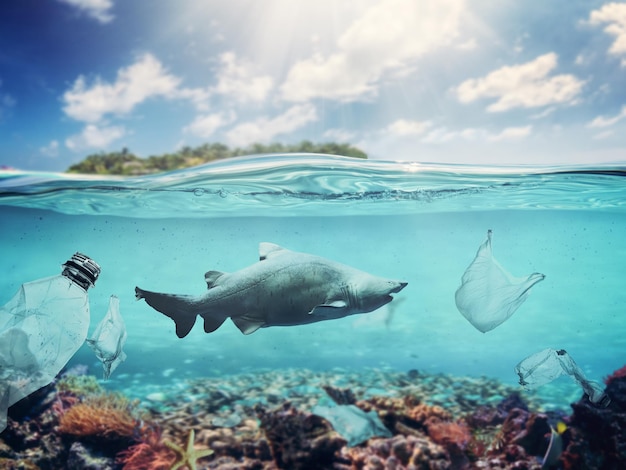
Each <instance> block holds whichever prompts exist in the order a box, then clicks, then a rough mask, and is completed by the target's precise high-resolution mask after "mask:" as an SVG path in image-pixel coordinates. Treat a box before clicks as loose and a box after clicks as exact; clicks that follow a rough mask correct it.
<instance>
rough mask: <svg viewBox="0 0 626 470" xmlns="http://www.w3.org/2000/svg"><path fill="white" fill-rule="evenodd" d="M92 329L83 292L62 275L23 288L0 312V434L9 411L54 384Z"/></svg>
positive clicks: (26, 284) (87, 304) (30, 283)
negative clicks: (60, 293)
mask: <svg viewBox="0 0 626 470" xmlns="http://www.w3.org/2000/svg"><path fill="white" fill-rule="evenodd" d="M51 292H62V293H63V296H61V295H59V296H54V295H50V293H51ZM57 312H59V315H58V316H56V313H57ZM88 329H89V303H88V298H87V296H86V294H85V291H84V290H83V289H81V288H80V287H77V286H76V285H75V284H73V283H72V282H71V281H70V280H69V279H67V278H66V277H63V276H55V277H52V278H46V279H41V280H38V281H33V282H29V283H25V284H23V285H22V286H21V288H20V290H19V291H18V292H17V294H15V296H14V297H13V298H12V299H11V300H10V301H9V302H8V303H7V304H5V305H4V306H3V307H0V431H2V430H4V428H5V427H6V422H7V421H6V420H7V417H6V412H7V409H8V408H9V406H11V405H13V404H14V403H16V402H17V401H18V400H20V399H22V398H24V397H25V396H27V395H30V394H31V393H33V392H34V391H36V390H38V389H40V388H41V387H43V386H45V385H48V384H49V383H50V382H52V381H53V380H54V378H55V377H56V375H57V374H58V373H59V372H60V371H61V369H62V368H63V366H65V364H67V362H68V361H69V360H70V358H71V357H72V356H73V355H74V353H76V351H77V350H78V349H79V348H80V346H81V345H82V344H83V343H84V341H85V337H86V336H87V330H88Z"/></svg>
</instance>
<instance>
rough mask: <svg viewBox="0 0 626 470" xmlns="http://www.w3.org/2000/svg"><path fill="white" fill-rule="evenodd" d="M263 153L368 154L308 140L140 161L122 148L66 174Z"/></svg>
mask: <svg viewBox="0 0 626 470" xmlns="http://www.w3.org/2000/svg"><path fill="white" fill-rule="evenodd" d="M260 153H323V154H330V155H343V156H345V157H354V158H367V154H366V153H365V152H363V151H362V150H360V149H358V148H356V147H353V146H352V145H349V144H337V143H333V142H327V143H321V144H314V143H312V142H309V141H308V140H303V141H302V142H300V143H299V144H295V145H284V144H280V143H274V144H267V145H265V144H253V145H251V146H249V147H246V148H235V149H230V148H229V147H227V146H226V145H224V144H219V143H212V144H204V145H201V146H199V147H196V148H191V147H183V148H182V149H180V150H179V151H178V152H176V153H166V154H164V155H159V156H151V157H148V158H139V157H138V156H136V155H134V154H132V153H131V152H130V151H129V150H128V149H126V148H124V149H122V151H121V152H111V153H98V154H94V155H89V156H88V157H87V158H85V159H84V160H83V161H82V162H79V163H77V164H75V165H72V166H71V167H70V168H69V169H68V170H67V171H68V172H69V173H87V174H100V175H129V176H130V175H146V174H150V173H158V172H162V171H172V170H179V169H181V168H188V167H191V166H196V165H202V164H203V163H208V162H212V161H215V160H221V159H224V158H231V157H237V156H241V155H254V154H260Z"/></svg>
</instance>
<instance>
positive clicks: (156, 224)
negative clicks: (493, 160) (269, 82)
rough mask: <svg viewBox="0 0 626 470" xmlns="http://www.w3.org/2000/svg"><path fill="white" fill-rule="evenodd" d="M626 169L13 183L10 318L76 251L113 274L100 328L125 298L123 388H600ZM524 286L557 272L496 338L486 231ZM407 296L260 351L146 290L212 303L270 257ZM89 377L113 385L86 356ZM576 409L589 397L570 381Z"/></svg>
mask: <svg viewBox="0 0 626 470" xmlns="http://www.w3.org/2000/svg"><path fill="white" fill-rule="evenodd" d="M625 175H626V164H625V165H611V166H595V167H593V166H584V167H581V166H576V167H544V168H536V167H532V168H531V167H505V168H504V167H503V168H494V167H479V166H463V165H453V166H452V165H451V166H444V165H431V164H419V163H408V162H387V161H384V162H383V161H362V160H354V159H346V158H339V157H337V158H335V157H325V156H319V155H298V156H280V155H274V156H262V157H250V158H238V159H233V160H227V161H221V162H218V163H214V164H208V165H205V166H202V167H197V168H192V169H187V170H181V171H177V172H173V173H169V174H163V175H157V176H145V177H138V178H133V179H122V178H117V177H92V176H90V177H81V176H76V175H71V176H68V175H60V174H41V173H22V172H8V171H7V172H3V173H0V221H1V225H2V230H1V231H0V246H1V247H2V256H1V257H0V304H4V303H5V302H6V301H8V300H9V299H10V298H11V297H12V296H13V295H14V293H15V292H16V291H17V289H18V288H19V287H20V285H21V284H22V283H23V282H27V281H30V280H34V279H39V278H42V277H47V276H51V275H55V274H58V273H60V270H61V267H60V266H61V264H62V263H63V262H64V261H66V260H67V259H69V257H70V256H71V255H72V254H73V253H74V252H76V251H80V252H83V253H85V254H86V255H88V256H89V257H91V258H93V259H94V260H95V261H96V262H98V263H99V264H100V265H101V267H102V273H101V275H100V278H99V279H98V281H97V283H96V286H95V288H93V289H90V291H89V298H90V305H91V328H90V331H92V330H93V329H94V328H95V325H96V324H97V323H98V322H99V321H100V319H101V318H102V317H103V316H104V314H105V313H106V311H107V307H108V300H109V296H110V295H112V294H115V295H117V296H118V297H119V299H120V311H121V314H122V316H123V318H124V320H125V322H126V326H127V331H128V340H127V343H126V348H125V350H126V353H127V355H128V358H127V360H126V361H125V362H124V363H123V364H121V365H120V366H119V368H118V369H117V370H116V371H115V372H114V373H113V375H112V378H111V380H110V381H109V382H108V385H107V386H108V387H110V388H116V387H119V388H124V387H127V386H129V385H130V384H132V383H137V382H138V381H140V382H143V383H145V382H153V383H156V384H158V383H175V382H176V381H183V380H185V379H187V378H195V377H203V376H210V375H217V374H231V373H232V374H236V373H240V372H245V371H251V370H259V369H279V368H301V367H306V368H309V369H314V370H324V371H327V370H334V369H337V370H341V369H344V370H355V369H363V368H386V369H392V370H400V371H408V370H410V369H417V370H421V371H425V372H429V373H433V372H435V373H437V372H441V373H450V374H454V375H466V376H475V377H479V376H489V377H495V378H498V379H500V380H502V381H503V382H505V383H510V384H515V383H516V382H517V376H516V374H515V372H514V370H513V368H514V366H515V365H516V364H517V363H518V362H519V361H520V360H522V359H523V358H524V357H526V356H528V355H530V354H532V353H535V352H537V351H539V350H541V349H544V348H547V347H552V348H555V349H560V348H563V349H566V350H567V351H568V352H569V354H570V355H571V357H572V358H573V359H574V360H575V361H576V362H577V363H578V365H579V366H580V367H581V368H582V369H583V370H584V371H585V374H587V377H588V378H589V379H592V380H597V381H601V379H602V378H603V377H605V376H607V375H608V374H610V373H611V372H612V371H613V370H615V369H617V368H619V367H621V366H623V365H624V363H625V362H626V335H625V334H624V332H625V330H626V320H625V315H626V311H625V306H626V242H625V241H626V179H625V178H624V176H625ZM488 229H491V230H493V253H494V257H495V258H496V259H497V260H498V261H499V262H500V264H501V265H502V266H503V267H504V268H505V269H506V270H507V271H509V272H510V273H511V274H513V275H515V276H525V275H528V274H530V273H533V272H541V273H543V274H545V275H546V278H545V280H544V281H543V282H541V283H539V284H537V285H536V286H535V287H533V289H532V292H531V294H530V296H529V298H528V299H527V300H526V302H525V303H524V304H522V306H521V307H520V308H519V310H518V311H517V312H516V313H515V314H514V315H513V316H512V317H511V318H510V319H509V320H508V321H506V322H505V323H504V324H502V325H501V326H499V327H497V328H496V329H494V330H492V331H490V332H487V333H480V332H479V331H477V330H476V329H474V327H472V326H471V325H470V324H469V323H468V322H467V321H466V320H465V319H464V318H463V317H462V316H461V314H460V313H459V312H458V310H457V309H456V306H455V301H454V293H455V291H456V289H457V288H458V286H459V285H460V280H461V276H462V274H463V272H464V271H465V269H466V268H467V266H468V265H469V264H470V263H471V261H472V260H473V258H474V256H475V254H476V250H477V249H478V247H479V245H480V244H481V243H482V242H483V241H484V240H485V238H486V233H487V230H488ZM264 241H267V242H273V243H276V244H279V245H282V246H284V247H285V248H289V249H292V250H295V251H303V252H306V253H311V254H315V255H319V256H323V257H326V258H329V259H332V260H335V261H338V262H341V263H344V264H347V265H351V266H354V267H356V268H359V269H361V270H364V271H367V272H370V273H372V274H376V275H379V276H384V277H389V278H394V279H402V280H405V281H408V283H409V284H408V286H407V287H406V288H405V289H404V290H403V291H402V292H400V293H398V294H395V300H394V301H393V302H392V303H391V304H388V305H387V306H385V307H383V308H382V309H380V310H379V311H377V312H373V313H369V314H364V315H356V316H350V317H347V318H344V319H340V320H333V321H326V322H320V323H317V324H312V325H305V326H296V327H273V328H264V329H261V330H259V331H257V332H255V333H254V334H252V335H249V336H244V335H243V334H241V332H240V331H239V330H238V329H237V328H236V327H235V326H234V325H233V324H232V323H231V322H226V323H225V324H224V325H223V326H222V327H221V328H220V329H219V330H218V331H216V332H215V333H212V334H205V333H204V331H203V330H202V327H201V325H200V322H198V323H197V324H196V326H195V328H194V329H193V330H192V332H191V334H190V335H189V336H187V337H186V338H184V339H179V338H177V337H176V335H175V332H174V324H173V322H172V321H171V320H170V319H169V318H167V317H165V316H163V315H161V314H159V313H158V312H156V311H155V310H153V309H152V308H150V307H149V306H148V305H147V304H146V303H145V302H143V301H140V302H138V301H136V300H135V297H134V288H135V286H137V285H138V286H141V287H142V288H144V289H148V290H153V291H157V292H168V293H177V294H183V293H184V294H194V295H198V294H201V293H203V291H204V290H205V289H206V284H205V282H204V273H205V272H206V271H208V270H220V271H227V272H229V271H236V270H238V269H241V268H244V267H246V266H248V265H250V264H252V263H254V262H256V261H257V260H258V245H259V242H264ZM72 364H88V365H89V366H90V367H91V368H92V370H93V371H94V373H96V374H98V375H100V365H99V363H97V360H96V358H95V356H94V355H93V352H92V351H91V350H90V349H89V348H87V346H83V347H82V348H81V350H80V351H79V352H78V353H77V354H76V355H75V356H74V358H73V359H72V361H71V362H70V365H72ZM558 381H559V384H561V387H562V390H565V393H562V394H561V395H560V396H562V397H563V398H564V399H565V400H568V401H571V400H575V399H576V398H577V397H578V396H579V395H580V389H579V388H577V386H576V385H575V384H573V383H570V381H569V379H568V378H566V377H563V378H560V379H558Z"/></svg>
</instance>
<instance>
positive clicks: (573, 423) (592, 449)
mask: <svg viewBox="0 0 626 470" xmlns="http://www.w3.org/2000/svg"><path fill="white" fill-rule="evenodd" d="M625 370H626V367H622V368H621V369H619V370H617V371H615V372H614V373H613V374H612V375H611V376H610V377H609V378H608V379H607V380H606V384H607V386H606V391H605V392H606V394H607V395H608V396H609V397H610V398H611V403H610V404H609V406H608V407H606V408H601V407H597V406H595V405H593V404H592V403H590V402H589V400H588V399H587V398H586V397H583V398H581V399H580V400H579V401H578V402H577V403H574V404H572V410H573V414H572V416H571V418H570V420H569V423H568V424H569V425H568V429H567V431H566V432H565V436H566V437H567V438H568V440H569V443H568V445H567V447H566V448H565V451H564V453H563V456H562V459H561V460H562V462H563V468H564V469H566V470H583V469H591V468H593V469H598V470H609V469H618V468H626V375H624V371H625Z"/></svg>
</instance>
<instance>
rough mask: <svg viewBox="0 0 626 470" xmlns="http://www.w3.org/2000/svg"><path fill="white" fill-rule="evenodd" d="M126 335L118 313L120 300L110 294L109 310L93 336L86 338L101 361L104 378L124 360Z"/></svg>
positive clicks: (122, 321)
mask: <svg viewBox="0 0 626 470" xmlns="http://www.w3.org/2000/svg"><path fill="white" fill-rule="evenodd" d="M126 336H127V335H126V325H125V324H124V320H123V319H122V315H121V314H120V300H119V299H118V298H117V297H116V296H114V295H112V296H111V297H110V299H109V310H108V311H107V313H106V315H105V316H104V318H103V319H102V321H101V322H100V323H98V326H97V327H96V329H95V331H94V332H93V336H92V337H91V338H89V339H87V344H88V345H89V347H90V348H91V349H93V351H94V352H95V353H96V357H97V358H98V359H99V360H100V362H102V367H103V368H104V379H105V380H106V379H108V378H109V377H110V376H111V373H112V372H113V371H114V370H115V369H116V368H117V366H119V365H120V363H121V362H124V360H126V353H124V351H122V348H123V347H124V344H126Z"/></svg>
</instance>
